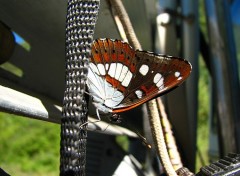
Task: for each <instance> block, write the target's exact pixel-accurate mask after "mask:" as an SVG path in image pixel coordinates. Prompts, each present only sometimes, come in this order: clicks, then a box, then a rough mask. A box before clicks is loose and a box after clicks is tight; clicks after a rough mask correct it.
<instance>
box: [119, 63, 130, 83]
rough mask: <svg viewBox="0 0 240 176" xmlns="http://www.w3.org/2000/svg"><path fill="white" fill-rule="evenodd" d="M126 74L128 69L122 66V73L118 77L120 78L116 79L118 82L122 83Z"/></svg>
mask: <svg viewBox="0 0 240 176" xmlns="http://www.w3.org/2000/svg"><path fill="white" fill-rule="evenodd" d="M127 72H128V68H127V66H125V65H124V66H123V68H122V71H121V75H120V77H119V79H118V80H119V81H120V82H122V81H123V79H124V78H125V76H126V74H127Z"/></svg>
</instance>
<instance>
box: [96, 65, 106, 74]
mask: <svg viewBox="0 0 240 176" xmlns="http://www.w3.org/2000/svg"><path fill="white" fill-rule="evenodd" d="M97 67H98V70H99V73H100V74H101V75H106V71H105V68H104V65H103V64H97Z"/></svg>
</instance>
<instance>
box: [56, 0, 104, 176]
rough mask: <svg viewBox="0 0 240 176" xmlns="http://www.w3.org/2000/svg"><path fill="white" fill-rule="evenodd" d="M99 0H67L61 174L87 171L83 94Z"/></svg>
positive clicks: (85, 107) (72, 174) (85, 108)
mask: <svg viewBox="0 0 240 176" xmlns="http://www.w3.org/2000/svg"><path fill="white" fill-rule="evenodd" d="M99 5H100V3H99V0H68V11H67V21H66V89H65V94H64V100H63V112H62V114H63V117H62V123H61V149H60V155H61V156H60V175H61V176H80V175H85V164H86V137H87V131H86V126H84V127H81V129H80V126H81V125H82V124H83V123H85V122H86V121H87V105H86V100H85V98H84V91H85V84H86V78H87V70H88V62H89V56H90V54H91V53H90V52H91V50H90V49H91V44H92V41H93V33H94V28H95V23H96V20H97V15H98V10H99Z"/></svg>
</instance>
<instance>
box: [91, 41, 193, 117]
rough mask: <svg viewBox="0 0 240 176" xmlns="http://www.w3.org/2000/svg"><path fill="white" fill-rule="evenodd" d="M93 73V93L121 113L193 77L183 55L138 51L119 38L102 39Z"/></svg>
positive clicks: (94, 57) (94, 56) (97, 45)
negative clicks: (179, 56)
mask: <svg viewBox="0 0 240 176" xmlns="http://www.w3.org/2000/svg"><path fill="white" fill-rule="evenodd" d="M89 72H90V74H89V75H91V76H89V77H90V81H89V82H90V86H89V87H90V89H91V90H92V91H90V93H93V94H95V95H96V97H99V99H100V100H101V101H102V102H101V103H102V104H103V105H104V106H106V107H109V108H111V109H112V110H113V112H116V113H118V112H122V111H126V110H128V109H132V108H134V107H136V106H138V105H140V104H142V103H144V102H146V101H148V100H150V99H152V98H154V97H157V96H159V95H162V94H164V93H165V92H167V91H169V90H170V89H172V88H174V87H176V86H178V85H179V84H181V83H182V82H183V81H184V80H186V78H187V77H188V76H189V74H190V72H191V65H190V63H188V62H187V61H185V60H183V59H180V58H175V57H171V56H165V55H156V54H154V53H150V52H145V51H138V50H137V51H134V50H133V49H132V48H131V47H130V46H129V45H128V44H127V43H124V42H122V41H119V40H115V41H113V40H110V39H98V40H96V41H95V42H94V43H93V47H92V58H91V62H90V71H89Z"/></svg>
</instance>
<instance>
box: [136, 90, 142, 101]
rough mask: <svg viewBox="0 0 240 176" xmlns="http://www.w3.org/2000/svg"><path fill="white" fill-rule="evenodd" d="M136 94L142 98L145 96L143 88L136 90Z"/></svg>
mask: <svg viewBox="0 0 240 176" xmlns="http://www.w3.org/2000/svg"><path fill="white" fill-rule="evenodd" d="M135 94H136V95H137V97H138V98H139V99H140V98H142V96H143V92H142V91H141V90H136V91H135Z"/></svg>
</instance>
